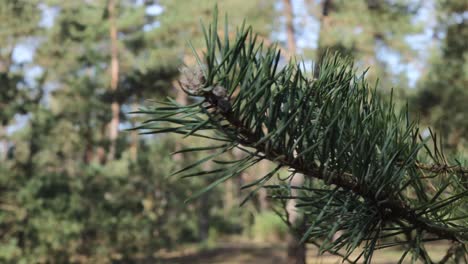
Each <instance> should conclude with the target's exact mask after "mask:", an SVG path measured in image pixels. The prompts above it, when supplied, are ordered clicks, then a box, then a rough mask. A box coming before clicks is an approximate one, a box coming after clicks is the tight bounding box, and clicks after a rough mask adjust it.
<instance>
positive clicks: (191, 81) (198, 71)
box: [179, 67, 206, 95]
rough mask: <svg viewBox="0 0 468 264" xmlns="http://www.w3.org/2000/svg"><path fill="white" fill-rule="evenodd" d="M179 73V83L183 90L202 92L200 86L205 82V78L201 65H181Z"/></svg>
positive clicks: (194, 92)
mask: <svg viewBox="0 0 468 264" xmlns="http://www.w3.org/2000/svg"><path fill="white" fill-rule="evenodd" d="M180 73H181V77H180V80H179V83H180V85H181V86H182V89H183V90H184V91H186V92H188V93H190V94H193V95H201V94H202V93H203V91H202V88H203V86H204V85H205V83H206V79H205V76H204V75H203V70H202V68H201V67H183V68H182V69H180Z"/></svg>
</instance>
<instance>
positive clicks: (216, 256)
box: [156, 242, 448, 264]
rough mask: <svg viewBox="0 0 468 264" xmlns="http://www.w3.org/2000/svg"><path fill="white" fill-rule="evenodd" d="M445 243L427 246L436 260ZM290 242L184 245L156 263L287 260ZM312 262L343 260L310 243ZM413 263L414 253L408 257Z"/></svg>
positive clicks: (391, 253) (391, 257) (388, 255)
mask: <svg viewBox="0 0 468 264" xmlns="http://www.w3.org/2000/svg"><path fill="white" fill-rule="evenodd" d="M447 247H448V246H447V245H445V244H432V245H429V246H428V247H427V248H428V250H429V252H430V255H431V257H432V258H433V260H435V261H438V260H440V259H441V258H442V256H443V255H444V254H445V249H446V248H447ZM401 254H402V253H401V252H399V251H398V250H397V249H391V250H381V251H378V252H377V253H376V254H375V256H374V258H373V261H372V263H376V264H384V263H385V264H393V263H397V262H398V260H399V258H400V256H401ZM285 257H286V245H284V244H283V245H279V246H273V247H272V246H270V245H268V244H258V243H246V242H243V243H232V242H231V243H220V244H218V245H217V246H216V247H214V248H213V249H205V250H196V249H195V248H193V247H192V248H184V249H180V250H178V251H176V252H170V253H159V254H158V257H157V261H156V263H161V264H166V263H167V264H169V263H170V264H176V263H178V264H189V263H190V264H192V263H194V264H196V263H203V264H205V263H206V264H215V263H216V264H217V263H223V264H238V263H242V264H244V263H245V264H270V263H274V264H276V263H278V264H280V263H285ZM307 260H308V264H331V263H337V264H338V263H342V262H341V259H340V258H339V257H336V256H333V255H329V254H325V255H321V256H318V255H317V250H316V248H314V247H313V246H310V247H308V252H307ZM407 260H408V261H407V262H404V263H410V261H409V260H410V257H407Z"/></svg>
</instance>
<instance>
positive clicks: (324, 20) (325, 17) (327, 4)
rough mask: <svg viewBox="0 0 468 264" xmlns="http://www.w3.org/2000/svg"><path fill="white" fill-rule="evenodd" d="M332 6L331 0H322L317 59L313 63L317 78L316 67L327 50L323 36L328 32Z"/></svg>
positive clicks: (317, 71) (317, 69) (317, 70)
mask: <svg viewBox="0 0 468 264" xmlns="http://www.w3.org/2000/svg"><path fill="white" fill-rule="evenodd" d="M331 5H332V0H323V1H322V12H321V14H320V18H319V20H320V29H319V37H318V45H317V58H316V61H315V70H314V77H315V78H317V77H318V76H319V70H320V69H319V68H318V66H319V65H320V63H321V62H322V60H323V56H324V55H325V52H326V50H327V47H326V45H325V44H324V34H326V32H328V30H327V29H328V27H329V26H330V21H329V13H330V9H331Z"/></svg>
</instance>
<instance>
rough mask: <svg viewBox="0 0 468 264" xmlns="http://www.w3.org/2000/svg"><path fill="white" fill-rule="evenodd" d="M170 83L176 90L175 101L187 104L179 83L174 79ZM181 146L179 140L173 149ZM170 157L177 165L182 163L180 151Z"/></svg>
mask: <svg viewBox="0 0 468 264" xmlns="http://www.w3.org/2000/svg"><path fill="white" fill-rule="evenodd" d="M172 85H173V87H174V89H175V90H176V91H177V95H176V101H177V103H179V104H181V105H187V103H188V98H187V94H185V92H184V91H183V90H182V89H180V87H179V84H178V83H177V82H176V81H173V82H172ZM178 140H179V139H178ZM181 147H182V144H180V142H179V141H177V142H176V144H175V149H176V150H180V149H181ZM172 157H173V159H174V161H175V162H176V163H178V164H177V165H182V163H183V158H184V156H183V154H182V153H177V154H174V155H173V156H172Z"/></svg>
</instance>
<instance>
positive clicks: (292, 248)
mask: <svg viewBox="0 0 468 264" xmlns="http://www.w3.org/2000/svg"><path fill="white" fill-rule="evenodd" d="M283 4H284V16H285V17H286V35H287V37H288V51H289V54H291V55H294V54H296V51H297V50H296V38H295V30H294V21H293V18H294V12H293V8H292V3H291V0H283ZM302 182H303V177H302V175H296V176H295V177H294V178H293V182H292V183H291V184H293V185H300V184H302ZM292 195H294V194H292ZM286 210H287V211H288V215H289V219H288V221H289V223H290V224H291V226H293V227H294V228H295V229H298V230H302V229H304V228H303V227H304V225H305V222H304V220H303V218H302V217H300V216H299V212H298V211H297V208H296V201H295V200H289V201H288V204H287V208H286ZM300 234H301V232H294V231H292V230H291V231H290V233H289V236H288V255H287V263H288V264H305V263H306V253H307V251H306V245H305V244H304V243H300V240H301V237H300Z"/></svg>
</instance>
